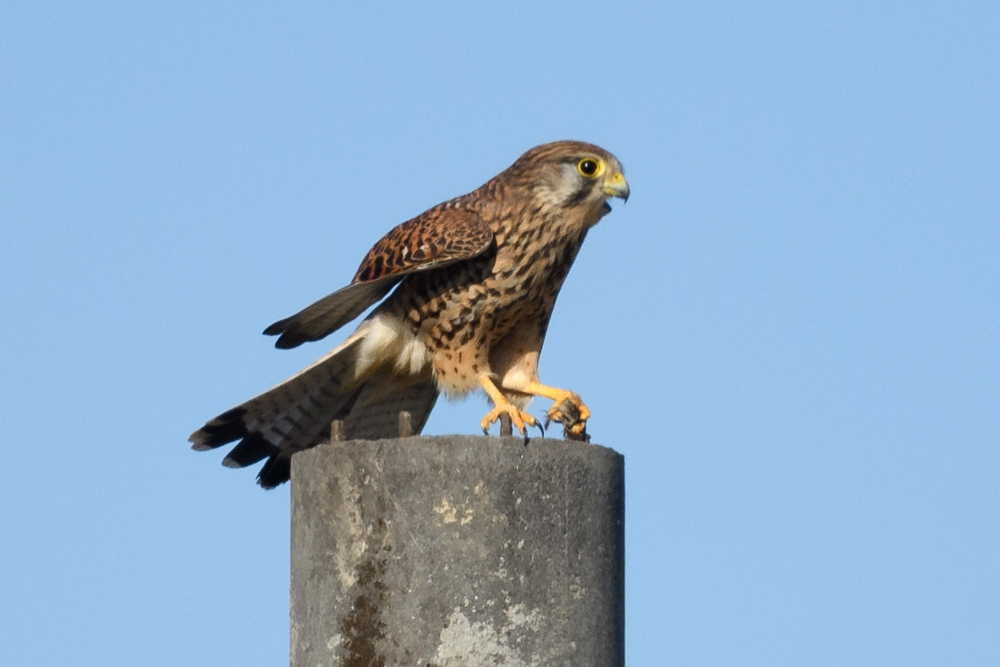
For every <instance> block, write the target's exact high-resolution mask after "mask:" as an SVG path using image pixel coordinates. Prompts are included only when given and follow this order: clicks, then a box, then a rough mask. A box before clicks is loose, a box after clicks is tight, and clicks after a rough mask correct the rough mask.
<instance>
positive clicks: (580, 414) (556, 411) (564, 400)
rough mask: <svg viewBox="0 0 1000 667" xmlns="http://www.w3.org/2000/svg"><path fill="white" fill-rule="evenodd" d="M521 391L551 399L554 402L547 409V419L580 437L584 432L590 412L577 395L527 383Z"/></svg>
mask: <svg viewBox="0 0 1000 667" xmlns="http://www.w3.org/2000/svg"><path fill="white" fill-rule="evenodd" d="M521 391H523V392H525V393H527V394H534V395H535V396H544V397H545V398H551V399H552V400H553V401H555V403H554V404H553V406H552V407H551V408H549V411H548V416H549V419H551V420H552V421H555V422H559V423H561V424H563V426H565V427H566V429H567V430H568V431H569V432H570V433H572V434H574V435H580V434H581V433H583V432H584V431H585V430H586V428H587V420H588V419H590V410H588V409H587V406H586V405H584V404H583V401H582V400H581V399H580V396H579V395H578V394H576V393H574V392H572V391H567V390H566V389H558V388H556V387H549V386H547V385H544V384H539V383H537V382H531V383H529V384H528V386H527V387H525V388H524V389H522V390H521Z"/></svg>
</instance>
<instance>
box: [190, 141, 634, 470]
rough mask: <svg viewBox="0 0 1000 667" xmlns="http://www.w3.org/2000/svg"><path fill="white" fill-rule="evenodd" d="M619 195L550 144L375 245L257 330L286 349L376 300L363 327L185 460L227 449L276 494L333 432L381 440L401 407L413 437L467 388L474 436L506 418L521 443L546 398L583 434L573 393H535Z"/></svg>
mask: <svg viewBox="0 0 1000 667" xmlns="http://www.w3.org/2000/svg"><path fill="white" fill-rule="evenodd" d="M628 195H629V188H628V183H627V182H626V180H625V176H624V173H623V171H622V166H621V163H620V162H619V161H618V159H617V158H616V157H615V156H614V155H612V154H611V153H609V152H608V151H606V150H604V149H602V148H599V147H598V146H594V145H592V144H587V143H583V142H578V141H558V142H554V143H549V144H543V145H541V146H537V147H535V148H532V149H531V150H529V151H528V152H526V153H525V154H524V155H522V156H521V157H520V158H518V159H517V161H516V162H514V164H513V165H511V166H510V167H509V168H507V169H506V170H505V171H503V172H501V173H500V174H498V175H497V176H495V177H494V178H492V179H490V180H489V181H487V182H486V183H485V184H484V185H482V186H481V187H480V188H478V189H477V190H474V191H473V192H470V193H469V194H466V195H462V196H461V197H457V198H455V199H452V200H450V201H447V202H444V203H443V204H439V205H437V206H435V207H434V208H431V209H430V210H428V211H426V212H424V213H422V214H420V215H418V216H417V217H415V218H413V219H411V220H408V221H406V222H404V223H402V224H401V225H399V226H397V227H396V228H395V229H393V230H391V231H390V232H389V233H388V234H386V235H385V236H384V237H383V238H382V239H381V240H380V241H378V242H377V243H376V244H375V245H374V247H372V249H371V250H370V251H369V252H368V254H367V255H366V256H365V258H364V260H363V261H362V262H361V266H360V268H359V269H358V271H357V273H356V274H355V275H354V279H353V280H352V281H351V283H350V284H349V285H348V286H347V287H345V288H343V289H341V290H339V291H337V292H334V293H333V294H330V295H329V296H327V297H324V298H322V299H320V300H319V301H317V302H316V303H314V304H312V305H311V306H308V307H307V308H305V309H304V310H302V311H301V312H299V313H296V314H295V315H292V316H291V317H288V318H285V319H283V320H280V321H278V322H275V323H274V324H272V325H271V326H269V327H268V328H267V329H265V330H264V333H265V334H267V335H272V336H278V339H277V342H276V343H275V345H276V347H278V348H292V347H296V346H298V345H301V344H302V343H305V342H307V341H316V340H319V339H321V338H323V337H325V336H327V335H328V334H330V333H332V332H334V331H336V330H337V329H339V328H340V327H342V326H344V325H345V324H347V323H348V322H350V321H351V320H353V319H354V318H356V317H357V316H358V315H360V314H361V313H362V312H363V311H365V310H366V309H367V308H369V307H370V306H372V305H374V304H376V303H378V302H379V301H381V303H380V304H379V305H378V306H377V307H376V308H375V309H374V310H373V311H372V312H371V314H370V315H368V317H366V318H365V319H364V320H363V321H362V322H361V324H360V325H359V326H358V327H357V329H355V330H354V332H353V333H352V334H351V335H350V336H348V337H347V339H346V340H345V341H344V342H343V343H341V344H340V345H339V346H337V347H336V348H334V350H333V351H332V352H330V353H328V354H327V355H326V356H324V357H322V358H321V359H319V360H318V361H316V362H315V363H313V364H312V365H311V366H309V367H307V368H306V369H305V370H303V371H301V372H300V373H298V374H297V375H294V376H292V377H291V378H289V379H288V380H285V381H284V382H282V383H281V384H279V385H277V386H276V387H274V388H272V389H270V390H268V391H266V392H264V393H263V394H260V395H259V396H256V397H255V398H251V399H250V400H248V401H246V402H245V403H243V404H242V405H239V406H237V407H235V408H233V409H231V410H229V411H227V412H224V413H223V414H221V415H219V416H218V417H216V418H215V419H212V420H210V421H209V422H208V423H206V424H205V425H204V426H203V427H201V428H200V429H198V430H197V431H195V432H194V433H193V434H192V435H191V437H190V441H191V442H192V443H193V444H192V446H193V448H194V449H196V450H207V449H214V448H216V447H219V446H221V445H225V444H227V443H230V442H234V441H237V440H238V441H239V442H238V444H237V445H236V446H235V447H234V448H233V449H232V451H230V452H229V454H228V455H227V456H226V458H225V460H224V461H223V464H225V465H227V466H229V467H234V468H242V467H244V466H248V465H252V464H254V463H258V462H260V461H262V460H264V459H267V462H266V463H265V464H264V466H263V467H262V468H261V470H260V473H259V475H258V477H257V481H258V482H259V483H260V485H261V486H263V487H264V488H273V487H275V486H277V485H278V484H281V483H282V482H285V481H287V480H288V479H289V474H290V470H291V457H292V455H293V454H295V453H296V452H299V451H302V450H304V449H307V448H309V447H312V446H314V445H317V444H320V443H321V442H324V441H326V440H328V439H329V429H330V424H331V422H332V421H333V420H342V422H343V425H344V437H346V438H348V439H378V438H392V437H396V436H397V435H398V424H399V416H398V415H399V412H400V411H402V410H406V411H408V412H410V414H411V415H412V417H411V418H412V427H413V430H414V432H416V433H419V432H420V430H421V429H422V428H423V426H424V424H425V423H426V421H427V417H428V416H429V415H430V411H431V409H432V408H433V407H434V403H435V401H436V400H437V396H438V394H439V393H440V392H444V393H445V394H446V395H447V396H449V397H459V396H464V395H466V394H468V393H469V392H471V391H474V390H477V389H482V390H483V391H485V393H486V395H487V396H488V397H489V398H490V400H491V401H492V403H493V409H492V410H490V411H489V413H488V414H487V415H486V416H485V417H484V418H483V420H482V422H481V423H480V426H481V427H482V428H483V431H484V432H488V429H489V426H490V425H491V424H492V423H494V422H496V421H497V420H498V419H499V418H500V416H501V415H504V414H506V415H509V417H510V420H511V422H512V423H513V425H514V426H516V427H517V429H518V430H519V431H520V432H521V433H522V434H524V435H525V436H526V435H527V431H526V429H527V427H528V426H535V425H537V422H536V420H535V418H534V417H532V416H531V415H530V414H528V413H526V412H524V410H525V408H526V407H527V404H528V402H529V401H530V400H531V398H532V397H533V396H542V397H545V398H549V399H552V400H553V401H555V403H554V405H553V407H552V408H551V409H550V410H549V412H548V417H549V418H550V419H553V420H555V421H559V422H562V423H563V425H564V426H565V427H566V428H567V429H568V430H569V431H570V432H571V433H576V434H579V433H581V432H583V431H584V428H585V426H586V421H587V419H588V417H589V416H590V412H589V411H588V410H587V407H586V406H585V405H584V404H583V402H582V401H581V400H580V397H579V396H577V395H576V394H575V393H573V392H571V391H567V390H565V389H557V388H555V387H550V386H548V385H544V384H541V383H540V382H539V379H538V356H539V353H540V352H541V349H542V343H543V341H544V339H545V332H546V329H547V328H548V324H549V318H550V317H551V315H552V308H553V306H554V305H555V301H556V296H557V295H558V293H559V289H560V288H561V287H562V284H563V280H565V278H566V274H567V273H568V272H569V269H570V266H571V265H572V263H573V260H574V259H575V258H576V254H577V252H578V251H579V250H580V245H581V244H582V243H583V240H584V237H585V236H586V235H587V231H588V230H589V229H590V228H591V227H592V226H594V225H595V224H596V223H597V222H598V220H600V219H601V218H602V217H603V216H604V215H606V214H607V213H608V212H609V211H610V210H611V207H610V206H609V205H608V203H607V200H608V198H609V197H620V198H621V199H623V200H624V199H627V198H628ZM393 288H395V290H393ZM390 291H392V294H389V292H390ZM387 294H389V296H388V298H384V297H386V295H387ZM383 298H384V300H383Z"/></svg>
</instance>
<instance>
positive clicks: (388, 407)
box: [189, 323, 438, 489]
mask: <svg viewBox="0 0 1000 667" xmlns="http://www.w3.org/2000/svg"><path fill="white" fill-rule="evenodd" d="M367 333H368V327H367V323H363V324H362V325H361V326H360V327H359V328H358V330H357V331H355V332H354V334H352V335H351V337H350V338H348V339H347V340H346V341H344V343H343V344H341V345H340V346H339V347H338V348H336V349H335V350H333V351H332V352H330V353H329V354H327V355H326V356H324V357H323V358H321V359H319V360H318V361H317V362H315V363H314V364H312V365H311V366H309V367H308V368H306V369H305V370H303V371H301V372H300V373H298V374H297V375H294V376H292V377H291V378H289V379H288V380H285V381H284V382H282V383H281V384H279V385H277V386H275V387H273V388H272V389H269V390H268V391H266V392H264V393H263V394H260V395H259V396H255V397H254V398H251V399H250V400H249V401H246V402H245V403H243V404H242V405H239V406H237V407H235V408H233V409H231V410H227V411H226V412H224V413H222V414H221V415H219V416H218V417H216V418H214V419H212V420H210V421H208V422H207V423H206V424H205V425H204V426H203V427H202V428H200V429H199V430H197V431H195V432H194V433H192V434H191V437H190V438H189V440H190V441H191V443H192V445H191V446H192V448H193V449H196V450H199V451H204V450H208V449H215V448H217V447H221V446H223V445H226V444H228V443H231V442H236V441H238V442H237V444H236V446H235V447H233V449H232V450H231V451H230V452H229V453H228V454H227V455H226V457H225V459H224V460H223V464H224V465H226V466H228V467H231V468H243V467H246V466H249V465H253V464H255V463H259V462H260V461H263V460H264V459H267V461H266V462H265V463H264V465H263V467H262V468H261V470H260V472H259V473H258V475H257V481H258V483H259V484H260V485H261V486H263V487H264V488H266V489H269V488H273V487H275V486H278V485H279V484H281V483H283V482H287V481H288V479H289V476H290V473H291V458H292V455H293V454H295V453H296V452H300V451H302V450H304V449H308V448H310V447H313V446H315V445H318V444H320V443H322V442H326V441H327V440H328V439H329V435H330V432H329V428H330V423H331V422H332V421H334V420H338V419H339V420H343V422H344V432H345V436H346V437H347V438H348V439H377V438H391V437H396V436H397V435H398V434H399V412H400V411H402V410H406V411H408V412H410V414H411V424H412V427H413V432H414V433H419V432H420V430H421V429H422V428H423V426H424V424H425V423H426V422H427V418H428V416H429V415H430V412H431V409H432V408H433V407H434V403H435V401H436V400H437V394H438V391H437V387H436V386H435V384H434V381H433V379H431V378H429V377H423V378H421V377H419V376H407V377H400V376H399V375H396V374H395V373H394V372H393V370H392V366H382V367H379V368H372V369H370V372H369V373H367V374H366V376H364V377H361V378H357V377H356V374H357V361H358V356H359V352H360V350H361V348H362V345H361V342H362V341H363V340H364V338H365V336H366V334H367Z"/></svg>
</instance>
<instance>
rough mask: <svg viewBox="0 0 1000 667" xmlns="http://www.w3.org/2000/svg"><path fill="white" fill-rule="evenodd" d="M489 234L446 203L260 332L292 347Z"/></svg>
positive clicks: (467, 252) (463, 254) (472, 248)
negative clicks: (343, 283)
mask: <svg viewBox="0 0 1000 667" xmlns="http://www.w3.org/2000/svg"><path fill="white" fill-rule="evenodd" d="M492 243H493V232H492V231H491V230H490V227H489V225H488V224H486V222H484V221H483V219H482V218H481V217H479V215H478V214H477V213H475V212H474V211H470V210H468V209H464V208H458V207H457V206H456V205H454V204H451V203H447V204H442V205H440V206H438V207H436V208H432V209H431V210H429V211H427V212H426V213H423V214H421V215H419V216H417V217H416V218H413V219H412V220H408V221H406V222H404V223H403V224H401V225H399V226H397V227H396V228H394V229H393V230H392V231H390V232H389V233H388V234H386V235H385V236H383V237H382V239H381V240H379V242H378V243H376V244H375V245H374V247H372V249H371V250H369V251H368V254H367V255H366V256H365V258H364V260H363V261H362V262H361V266H360V267H359V268H358V272H357V273H356V274H355V276H354V280H353V281H351V284H350V285H348V286H347V287H345V288H343V289H341V290H338V291H336V292H334V293H333V294H330V295H329V296H326V297H323V298H322V299H320V300H319V301H317V302H316V303H314V304H312V305H311V306H308V307H306V308H305V309H303V310H301V311H299V312H298V313H296V314H295V315H292V316H291V317H286V318H285V319H283V320H279V321H278V322H275V323H274V324H272V325H271V326H269V327H268V328H266V329H264V334H266V335H268V336H278V335H279V334H280V337H279V338H278V340H277V341H275V343H274V346H275V347H278V348H282V349H288V348H292V347H297V346H299V345H301V344H302V343H305V342H308V341H315V340H319V339H321V338H323V337H325V336H328V335H329V334H331V333H333V332H334V331H336V330H337V329H339V328H340V327H342V326H344V325H345V324H347V323H348V322H350V321H351V320H353V319H354V318H355V317H357V316H358V315H360V314H361V313H362V312H364V310H365V309H366V308H368V307H369V306H371V305H373V304H375V303H376V302H378V301H379V300H381V299H382V297H384V296H385V295H386V294H388V293H389V290H391V289H392V288H393V287H394V286H395V285H396V283H398V282H399V281H400V280H402V279H403V277H404V276H405V275H407V274H409V273H413V272H414V271H426V270H427V269H433V268H438V267H441V266H445V265H447V264H452V263H454V262H458V261H461V260H466V259H471V258H473V257H475V256H477V255H479V254H481V253H483V252H485V251H486V250H487V249H488V248H489V247H490V246H491V245H492Z"/></svg>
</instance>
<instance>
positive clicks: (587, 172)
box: [576, 157, 604, 178]
mask: <svg viewBox="0 0 1000 667" xmlns="http://www.w3.org/2000/svg"><path fill="white" fill-rule="evenodd" d="M576 168H577V169H578V170H579V171H580V173H581V174H583V175H584V176H586V177H587V178H597V177H598V176H600V175H601V174H603V173H604V162H603V161H602V160H598V159H597V158H592V157H585V158H583V159H582V160H580V161H579V162H578V163H577V164H576Z"/></svg>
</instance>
